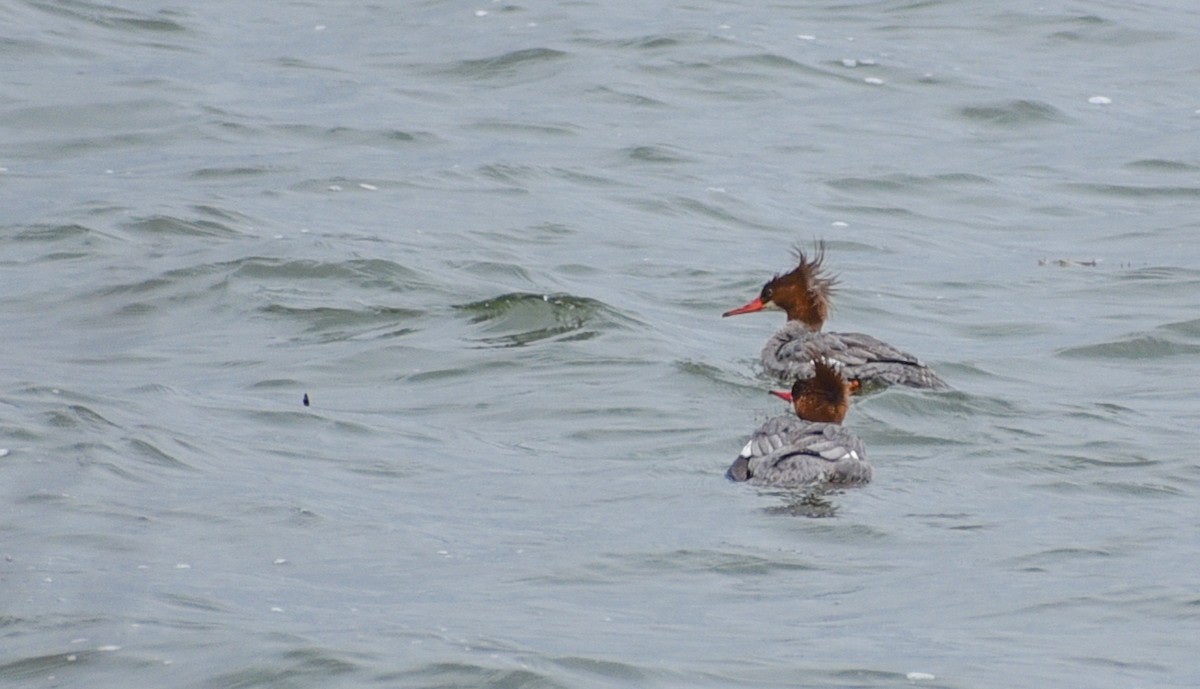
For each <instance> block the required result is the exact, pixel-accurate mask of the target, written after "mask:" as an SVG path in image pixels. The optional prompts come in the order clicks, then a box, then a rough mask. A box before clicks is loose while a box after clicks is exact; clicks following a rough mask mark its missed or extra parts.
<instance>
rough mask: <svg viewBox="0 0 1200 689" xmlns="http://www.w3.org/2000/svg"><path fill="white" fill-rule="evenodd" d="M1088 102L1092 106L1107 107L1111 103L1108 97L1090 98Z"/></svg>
mask: <svg viewBox="0 0 1200 689" xmlns="http://www.w3.org/2000/svg"><path fill="white" fill-rule="evenodd" d="M1088 102H1089V103H1091V104H1092V105H1109V104H1110V103H1112V99H1111V98H1109V97H1108V96H1092V97H1091V98H1089V99H1088Z"/></svg>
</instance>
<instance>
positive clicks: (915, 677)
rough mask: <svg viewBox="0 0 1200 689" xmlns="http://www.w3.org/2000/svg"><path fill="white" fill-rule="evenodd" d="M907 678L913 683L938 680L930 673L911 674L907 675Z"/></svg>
mask: <svg viewBox="0 0 1200 689" xmlns="http://www.w3.org/2000/svg"><path fill="white" fill-rule="evenodd" d="M905 677H907V678H908V679H909V680H910V681H913V682H918V681H920V680H930V679H937V677H934V676H933V675H931V674H929V673H928V672H910V673H908V674H907V675H905Z"/></svg>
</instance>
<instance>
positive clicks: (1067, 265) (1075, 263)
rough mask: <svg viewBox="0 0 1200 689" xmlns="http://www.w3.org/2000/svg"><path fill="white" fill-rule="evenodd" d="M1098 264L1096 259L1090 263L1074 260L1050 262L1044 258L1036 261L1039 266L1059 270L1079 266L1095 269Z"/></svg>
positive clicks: (1063, 259)
mask: <svg viewBox="0 0 1200 689" xmlns="http://www.w3.org/2000/svg"><path fill="white" fill-rule="evenodd" d="M1099 263H1100V259H1098V258H1093V259H1092V260H1090V261H1076V260H1075V259H1072V258H1056V259H1054V260H1050V259H1046V258H1039V259H1038V265H1039V266H1058V267H1060V268H1076V267H1080V266H1086V267H1088V268H1095V267H1096V266H1097V265H1098V264H1099Z"/></svg>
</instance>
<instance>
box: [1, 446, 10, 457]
mask: <svg viewBox="0 0 1200 689" xmlns="http://www.w3.org/2000/svg"><path fill="white" fill-rule="evenodd" d="M7 456H8V448H7V447H0V457H7Z"/></svg>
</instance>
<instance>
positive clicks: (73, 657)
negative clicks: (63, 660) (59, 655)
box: [67, 653, 75, 663]
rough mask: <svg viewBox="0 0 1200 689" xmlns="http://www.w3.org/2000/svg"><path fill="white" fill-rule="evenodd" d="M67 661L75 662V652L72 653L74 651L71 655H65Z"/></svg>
mask: <svg viewBox="0 0 1200 689" xmlns="http://www.w3.org/2000/svg"><path fill="white" fill-rule="evenodd" d="M67 662H68V663H73V662H75V654H74V653H72V654H71V655H69V656H67Z"/></svg>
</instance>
